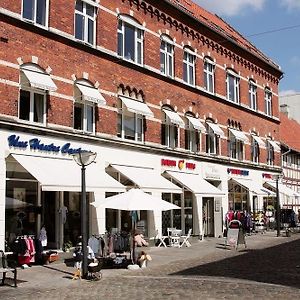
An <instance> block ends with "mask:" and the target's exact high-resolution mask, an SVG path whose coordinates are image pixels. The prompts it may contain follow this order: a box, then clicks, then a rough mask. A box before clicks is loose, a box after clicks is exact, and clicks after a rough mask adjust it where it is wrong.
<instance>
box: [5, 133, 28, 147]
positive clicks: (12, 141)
mask: <svg viewBox="0 0 300 300" xmlns="http://www.w3.org/2000/svg"><path fill="white" fill-rule="evenodd" d="M7 140H8V146H9V147H16V148H23V149H26V148H27V146H28V142H23V141H20V137H19V136H16V135H15V134H13V135H10V136H9V137H8V138H7Z"/></svg>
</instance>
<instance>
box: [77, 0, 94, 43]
mask: <svg viewBox="0 0 300 300" xmlns="http://www.w3.org/2000/svg"><path fill="white" fill-rule="evenodd" d="M91 4H93V0H92V1H89V3H87V2H85V1H82V0H76V4H75V38H76V39H78V40H81V41H83V42H86V43H88V44H91V45H94V44H95V36H96V34H95V31H96V8H95V6H94V5H91ZM95 5H96V3H95Z"/></svg>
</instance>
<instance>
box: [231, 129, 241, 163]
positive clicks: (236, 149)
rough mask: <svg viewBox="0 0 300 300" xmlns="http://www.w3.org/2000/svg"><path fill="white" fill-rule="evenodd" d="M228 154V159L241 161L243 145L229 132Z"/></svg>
mask: <svg viewBox="0 0 300 300" xmlns="http://www.w3.org/2000/svg"><path fill="white" fill-rule="evenodd" d="M228 152H229V157H230V158H233V159H238V160H243V158H244V143H243V141H241V140H239V139H237V138H236V137H235V136H234V135H233V134H232V133H231V132H229V139H228Z"/></svg>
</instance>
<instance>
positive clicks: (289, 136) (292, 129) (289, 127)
mask: <svg viewBox="0 0 300 300" xmlns="http://www.w3.org/2000/svg"><path fill="white" fill-rule="evenodd" d="M280 121H281V122H280V127H279V132H280V142H281V143H282V144H284V145H285V146H286V147H287V148H289V149H291V150H294V151H297V152H300V124H299V123H298V122H297V121H296V120H293V119H289V118H288V116H287V115H286V114H285V113H282V112H281V113H280Z"/></svg>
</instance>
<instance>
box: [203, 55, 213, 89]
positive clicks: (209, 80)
mask: <svg viewBox="0 0 300 300" xmlns="http://www.w3.org/2000/svg"><path fill="white" fill-rule="evenodd" d="M203 71H204V88H205V89H206V90H207V91H208V92H210V93H214V92H215V63H214V62H213V61H212V60H211V59H210V58H205V59H204V70H203Z"/></svg>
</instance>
